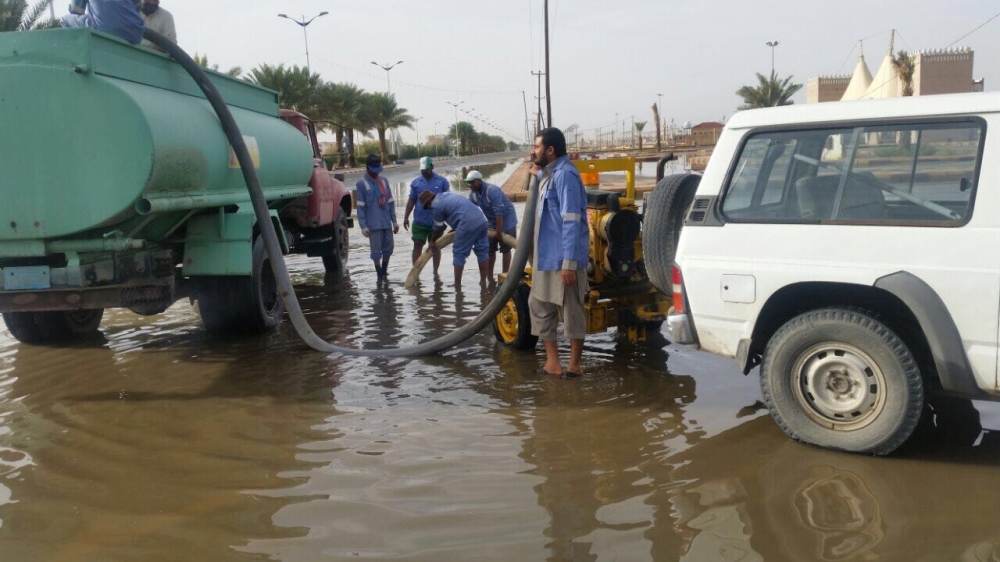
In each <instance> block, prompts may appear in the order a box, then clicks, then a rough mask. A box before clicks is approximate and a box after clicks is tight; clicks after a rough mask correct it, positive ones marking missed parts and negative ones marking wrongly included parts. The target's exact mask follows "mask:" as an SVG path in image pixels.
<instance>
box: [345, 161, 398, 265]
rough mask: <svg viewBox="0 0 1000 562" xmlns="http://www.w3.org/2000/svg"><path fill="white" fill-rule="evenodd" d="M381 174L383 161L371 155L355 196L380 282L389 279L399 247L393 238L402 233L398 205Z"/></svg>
mask: <svg viewBox="0 0 1000 562" xmlns="http://www.w3.org/2000/svg"><path fill="white" fill-rule="evenodd" d="M381 173H382V159H381V158H379V157H378V156H376V155H374V154H369V155H368V160H367V162H366V172H365V176H364V177H363V178H361V179H359V180H358V183H357V185H356V186H355V190H356V191H355V197H354V199H355V201H357V205H358V225H359V226H360V227H361V233H362V234H364V235H365V238H368V244H369V247H370V248H371V258H372V261H373V262H374V263H375V273H376V274H378V279H379V281H382V280H385V279H388V277H389V258H390V257H391V256H392V250H393V249H394V248H395V241H394V239H393V237H392V235H393V234H396V233H398V232H399V225H398V224H396V203H395V201H394V200H393V199H392V190H390V189H389V182H388V181H386V179H385V178H383V177H381V176H379V174H381Z"/></svg>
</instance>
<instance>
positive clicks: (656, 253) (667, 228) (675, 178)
mask: <svg viewBox="0 0 1000 562" xmlns="http://www.w3.org/2000/svg"><path fill="white" fill-rule="evenodd" d="M700 182H701V176H698V175H695V174H675V175H672V176H667V177H665V178H663V179H662V180H660V183H658V184H656V187H655V188H653V191H652V193H650V194H648V195H647V196H646V198H645V202H644V203H643V204H642V222H643V225H642V230H643V233H642V253H643V261H645V263H646V273H647V275H649V281H650V283H652V284H653V286H654V287H656V288H657V289H659V290H660V292H662V293H664V294H667V295H669V294H671V292H672V287H673V284H672V283H671V278H670V272H671V270H672V268H673V266H674V256H676V255H677V242H678V241H679V240H680V235H681V227H682V226H684V218H685V217H686V216H687V212H688V208H689V207H691V203H692V202H693V201H694V194H695V192H696V191H698V184H699V183H700Z"/></svg>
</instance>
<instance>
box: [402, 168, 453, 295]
mask: <svg viewBox="0 0 1000 562" xmlns="http://www.w3.org/2000/svg"><path fill="white" fill-rule="evenodd" d="M450 190H451V185H450V184H449V183H448V180H447V179H446V178H444V177H442V176H439V175H437V174H435V173H434V161H433V160H431V157H430V156H424V157H423V158H421V159H420V176H419V177H418V178H417V179H415V180H413V183H411V184H410V198H409V200H408V201H407V202H406V212H404V213H403V228H405V229H406V230H410V212H411V211H413V210H414V207H415V208H416V212H414V213H413V235H412V236H411V238H412V239H413V263H417V259H419V258H420V254H421V253H423V251H424V244H425V243H426V242H427V240H428V239H429V238H430V237H431V234H433V232H434V212H433V211H430V210H428V209H424V207H423V205H417V201H418V200H419V199H420V194H421V193H423V192H425V191H431V192H433V193H434V194H435V195H438V194H441V193H444V192H446V191H450ZM439 267H441V252H439V251H435V252H434V275H435V276H437V274H438V268H439Z"/></svg>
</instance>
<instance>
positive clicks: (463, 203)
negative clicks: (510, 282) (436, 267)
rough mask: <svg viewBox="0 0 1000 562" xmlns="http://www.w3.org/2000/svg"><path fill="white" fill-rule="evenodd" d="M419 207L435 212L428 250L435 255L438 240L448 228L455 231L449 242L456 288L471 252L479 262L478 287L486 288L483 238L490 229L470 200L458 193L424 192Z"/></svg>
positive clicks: (487, 254) (487, 248) (485, 240)
mask: <svg viewBox="0 0 1000 562" xmlns="http://www.w3.org/2000/svg"><path fill="white" fill-rule="evenodd" d="M420 206H421V207H423V208H424V209H431V210H433V211H434V234H432V235H431V238H430V241H429V244H428V246H429V248H430V250H431V251H432V252H437V251H438V249H437V239H438V238H440V237H441V235H442V234H444V231H445V228H446V227H447V226H450V227H452V228H453V229H455V241H454V242H453V243H452V251H451V255H452V264H453V265H454V266H455V287H456V288H460V287H461V286H462V270H463V269H465V260H466V258H468V257H469V254H470V253H472V252H475V253H476V259H477V260H479V284H480V285H481V286H486V278H487V272H486V268H487V266H488V265H489V262H490V242H489V238H487V236H486V234H487V233H486V231H487V229H488V228H489V226H488V223H487V222H486V216H485V215H483V212H482V211H481V210H480V209H479V207H477V206H476V205H475V204H474V203H473V202H472V201H469V200H468V199H466V198H465V197H463V196H461V195H459V194H457V193H451V192H446V193H441V194H436V193H434V192H433V191H424V192H423V193H421V194H420Z"/></svg>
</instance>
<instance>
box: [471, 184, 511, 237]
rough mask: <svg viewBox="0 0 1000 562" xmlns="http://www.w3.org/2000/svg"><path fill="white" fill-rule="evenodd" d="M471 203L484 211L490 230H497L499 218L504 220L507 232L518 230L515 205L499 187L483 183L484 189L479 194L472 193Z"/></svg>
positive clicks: (504, 227)
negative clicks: (513, 229)
mask: <svg viewBox="0 0 1000 562" xmlns="http://www.w3.org/2000/svg"><path fill="white" fill-rule="evenodd" d="M469 201H472V202H473V203H475V204H476V206H477V207H479V208H480V209H482V210H483V214H484V215H486V220H488V221H490V228H496V225H497V217H498V216H499V217H501V218H503V229H504V230H505V231H507V230H511V229H512V228H517V212H516V211H515V210H514V204H513V203H511V202H510V199H508V198H507V195H506V194H505V193H504V192H503V189H501V188H500V187H499V186H496V185H493V184H492V183H486V182H483V188H482V190H480V192H479V193H476V192H475V191H470V193H469Z"/></svg>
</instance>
